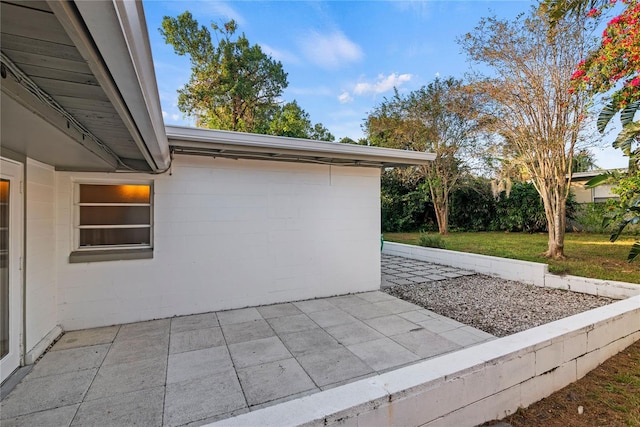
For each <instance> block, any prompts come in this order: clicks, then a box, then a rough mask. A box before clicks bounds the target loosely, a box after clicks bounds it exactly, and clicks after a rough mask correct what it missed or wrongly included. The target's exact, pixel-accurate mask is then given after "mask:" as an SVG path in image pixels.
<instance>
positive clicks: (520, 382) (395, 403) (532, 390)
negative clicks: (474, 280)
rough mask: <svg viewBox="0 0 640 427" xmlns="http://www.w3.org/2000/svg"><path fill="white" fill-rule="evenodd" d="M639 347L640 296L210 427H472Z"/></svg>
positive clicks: (533, 399) (507, 411) (529, 402)
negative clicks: (337, 426)
mask: <svg viewBox="0 0 640 427" xmlns="http://www.w3.org/2000/svg"><path fill="white" fill-rule="evenodd" d="M639 339H640V296H637V297H633V298H628V299H626V300H623V301H618V302H616V303H613V304H610V305H608V306H604V307H600V308H597V309H594V310H590V311H588V312H584V313H581V314H577V315H575V316H571V317H568V318H565V319H561V320H558V321H555V322H552V323H549V324H546V325H543V326H539V327H537V328H533V329H529V330H527V331H523V332H520V333H517V334H514V335H510V336H508V337H504V338H500V339H497V340H493V341H489V342H486V343H483V344H479V345H477V346H474V347H470V348H466V349H463V350H461V351H457V352H455V353H450V354H447V355H444V356H440V357H436V358H433V359H430V360H426V361H424V362H420V363H417V364H414V365H411V366H407V367H405V368H401V369H397V370H394V371H390V372H387V373H384V374H381V375H377V376H374V377H371V378H368V379H364V380H360V381H357V382H354V383H351V384H347V385H344V386H341V387H336V388H334V389H330V390H326V391H323V392H320V393H316V394H313V395H310V396H306V397H302V398H299V399H296V400H292V401H289V402H285V403H281V404H279V405H275V406H271V407H267V408H264V409H260V410H257V411H254V412H250V413H247V414H243V415H239V416H237V417H235V418H230V419H225V420H223V421H220V422H218V423H214V424H211V425H216V426H217V425H224V426H252V425H262V426H285V425H308V426H324V425H340V426H354V427H355V426H382V425H388V426H400V425H402V426H422V425H424V426H430V427H434V426H453V425H455V426H475V425H478V424H481V423H483V422H486V421H489V420H493V419H501V418H504V417H505V416H507V415H509V414H511V413H513V412H515V411H516V410H517V409H518V408H519V407H527V406H528V405H530V404H531V403H534V402H536V401H538V400H540V399H542V398H543V397H546V396H548V395H550V394H551V393H553V392H554V391H557V390H559V389H561V388H562V387H565V386H566V385H568V384H570V383H572V382H574V381H576V380H577V379H579V378H582V377H583V376H584V375H585V374H586V373H587V372H589V371H590V370H592V369H594V368H595V367H597V366H598V365H599V364H601V363H602V362H604V361H605V360H606V359H608V358H609V357H611V356H613V355H615V354H616V353H618V352H619V351H621V350H623V349H625V348H626V347H628V346H629V345H631V344H632V343H634V342H635V341H637V340H639Z"/></svg>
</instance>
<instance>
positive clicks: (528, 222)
mask: <svg viewBox="0 0 640 427" xmlns="http://www.w3.org/2000/svg"><path fill="white" fill-rule="evenodd" d="M546 227H547V219H546V216H545V214H544V205H543V204H542V199H541V198H540V195H539V194H538V192H537V191H536V189H535V187H534V186H533V184H531V183H528V182H516V183H514V184H513V186H512V187H511V194H510V195H509V197H507V195H506V193H501V194H500V195H499V196H498V200H497V202H496V216H495V218H494V219H493V223H492V228H493V229H494V230H502V231H526V232H528V233H535V232H538V231H544V230H545V229H546Z"/></svg>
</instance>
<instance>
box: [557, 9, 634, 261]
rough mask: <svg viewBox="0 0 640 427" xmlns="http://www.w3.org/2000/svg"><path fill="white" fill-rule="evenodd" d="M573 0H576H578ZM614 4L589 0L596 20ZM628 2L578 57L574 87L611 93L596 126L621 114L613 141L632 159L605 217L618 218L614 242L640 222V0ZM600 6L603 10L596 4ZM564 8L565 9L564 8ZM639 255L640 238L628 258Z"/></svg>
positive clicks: (593, 92)
mask: <svg viewBox="0 0 640 427" xmlns="http://www.w3.org/2000/svg"><path fill="white" fill-rule="evenodd" d="M574 1H575V0H574ZM583 3H586V2H577V3H574V4H570V5H569V6H567V7H565V8H564V10H565V13H571V12H573V13H576V12H580V11H581V10H582V9H583V8H584V4H583ZM613 3H616V2H615V0H614V1H613V2H606V3H605V2H593V1H592V2H591V6H593V8H592V9H591V10H590V11H589V12H588V13H587V15H588V16H590V17H595V18H598V17H599V16H600V15H601V14H602V11H603V10H605V9H606V8H609V7H611V6H612V4H613ZM622 3H624V5H625V6H626V7H625V9H624V10H623V11H622V13H621V14H620V15H619V16H616V17H614V18H613V19H611V20H610V21H609V22H608V24H607V27H606V29H605V30H604V32H603V33H602V40H601V42H600V45H599V46H598V48H597V49H595V50H594V51H592V52H591V53H590V54H589V55H588V56H587V57H586V59H584V60H583V61H580V62H579V63H578V65H577V69H576V71H575V72H574V74H573V76H572V78H573V82H574V85H575V89H576V90H578V91H581V92H583V93H587V94H590V95H593V96H595V95H597V94H608V95H609V100H608V102H607V104H606V105H605V107H604V108H603V109H602V111H601V112H600V116H599V117H598V122H597V126H598V130H599V131H600V132H601V133H604V131H605V129H606V127H607V125H608V124H609V122H610V121H611V119H612V118H613V117H614V116H615V115H616V114H617V113H618V112H619V113H620V123H621V124H622V130H621V131H620V133H619V134H618V137H617V138H616V140H615V141H614V142H613V146H614V147H615V148H619V149H620V150H622V152H623V153H624V154H625V155H626V156H628V157H629V168H628V172H627V176H626V177H622V178H620V179H619V181H618V187H617V188H616V190H615V191H616V192H617V193H618V194H619V195H620V201H619V203H618V206H617V209H615V210H614V212H612V214H611V215H610V216H609V217H608V218H607V219H609V220H615V221H616V222H617V227H616V228H615V229H614V232H613V233H612V235H611V239H610V240H611V241H612V242H615V241H616V240H617V239H618V236H620V234H621V233H622V231H623V230H624V229H625V228H626V226H627V225H628V224H637V223H639V222H640V120H638V119H635V117H636V115H637V113H638V112H639V111H640V2H639V1H638V0H623V1H622ZM598 7H599V8H598ZM561 10H562V9H561ZM608 178H610V176H609V175H602V176H599V177H596V178H594V179H593V180H591V181H589V183H587V184H588V185H590V186H596V185H598V184H600V183H603V182H604V181H605V180H606V179H608ZM638 256H640V241H636V242H635V243H634V244H633V246H632V247H631V250H630V252H629V255H628V257H627V259H628V260H629V261H633V260H634V259H635V258H637V257H638Z"/></svg>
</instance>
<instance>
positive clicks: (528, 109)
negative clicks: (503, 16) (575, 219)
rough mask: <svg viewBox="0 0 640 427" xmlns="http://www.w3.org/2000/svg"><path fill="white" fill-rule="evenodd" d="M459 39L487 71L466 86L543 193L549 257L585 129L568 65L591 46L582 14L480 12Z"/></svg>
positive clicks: (584, 101)
mask: <svg viewBox="0 0 640 427" xmlns="http://www.w3.org/2000/svg"><path fill="white" fill-rule="evenodd" d="M460 44H461V45H462V47H463V49H464V50H465V51H466V53H467V54H468V56H469V58H470V59H471V60H472V61H474V62H475V63H478V64H482V65H485V66H487V67H489V68H490V69H491V71H492V72H493V76H492V77H483V76H476V78H475V81H474V82H473V84H472V87H473V88H474V90H475V91H476V93H478V95H479V96H483V97H484V102H482V103H481V104H482V106H483V115H484V116H485V118H486V120H485V123H486V124H488V129H490V130H491V131H493V132H495V133H497V134H498V135H500V136H501V137H502V138H501V142H502V144H503V145H504V146H505V149H504V150H503V152H507V153H510V154H511V155H512V156H513V161H514V162H517V163H518V164H519V165H520V166H521V167H522V168H523V170H524V171H525V172H526V173H527V174H528V175H529V176H530V177H531V179H532V182H533V184H534V185H535V187H536V189H537V191H538V192H539V194H540V196H541V197H542V199H543V202H544V207H545V212H546V216H547V226H548V227H547V228H548V231H549V248H548V251H547V252H546V253H545V255H546V256H548V257H553V258H556V259H558V258H563V257H564V233H565V225H566V200H567V198H568V196H569V190H570V187H569V183H568V182H567V179H566V176H567V174H569V176H570V174H571V170H572V163H573V155H574V150H575V148H576V145H577V144H578V142H579V139H580V136H581V132H582V131H583V130H584V127H585V121H584V119H585V117H586V115H587V113H588V109H587V107H588V98H587V97H586V96H584V95H583V94H581V93H571V91H570V88H571V84H572V83H571V71H570V70H572V69H573V66H574V64H576V63H577V62H578V61H579V60H580V58H582V57H584V55H585V54H586V52H587V51H588V49H589V44H588V37H587V35H586V32H585V29H584V19H583V18H576V19H562V20H558V21H557V23H556V25H555V26H553V27H551V26H550V25H548V20H547V17H546V16H545V15H544V14H543V13H541V12H540V11H536V10H532V12H531V13H529V14H528V15H523V16H520V17H518V18H517V19H516V20H514V21H512V22H509V21H504V20H499V19H497V18H495V17H492V18H483V19H482V20H481V21H480V24H479V25H478V26H477V27H476V28H475V30H474V31H473V32H472V33H469V34H466V35H465V36H464V37H462V38H461V39H460Z"/></svg>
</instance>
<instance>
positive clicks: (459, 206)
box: [449, 178, 496, 231]
mask: <svg viewBox="0 0 640 427" xmlns="http://www.w3.org/2000/svg"><path fill="white" fill-rule="evenodd" d="M495 204H496V203H495V199H494V197H493V193H492V192H491V183H490V181H489V180H488V179H486V178H470V179H468V180H467V182H466V183H465V185H463V186H462V187H460V188H459V189H457V190H456V191H454V192H453V194H452V195H451V203H450V205H449V206H450V210H451V211H450V213H449V228H450V230H451V231H454V230H455V231H487V230H489V229H490V226H491V221H492V220H493V218H494V217H495V214H496V213H495V210H496V206H495Z"/></svg>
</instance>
